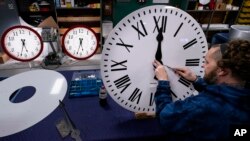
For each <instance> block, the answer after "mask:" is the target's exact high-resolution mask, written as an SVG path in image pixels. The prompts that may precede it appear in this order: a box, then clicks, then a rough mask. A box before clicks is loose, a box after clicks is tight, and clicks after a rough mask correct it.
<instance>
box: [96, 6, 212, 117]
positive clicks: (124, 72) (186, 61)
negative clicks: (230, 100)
mask: <svg viewBox="0 0 250 141" xmlns="http://www.w3.org/2000/svg"><path fill="white" fill-rule="evenodd" d="M207 50H208V47H207V41H206V37H205V35H204V33H203V31H202V29H201V27H200V25H199V24H198V23H197V21H196V20H195V19H193V17H191V16H190V15H189V14H187V13H186V12H184V11H183V10H181V9H178V8H175V7H172V6H165V5H154V6H147V7H144V8H141V9H138V10H136V11H134V12H132V13H131V14H129V15H127V16H126V17H125V18H123V19H122V20H121V21H120V22H119V23H118V24H117V25H116V26H115V27H114V29H113V30H112V31H111V33H110V34H109V36H108V38H107V40H106V41H105V44H104V48H103V51H102V59H101V74H102V79H103V82H104V85H105V87H106V88H107V91H108V93H109V94H110V96H111V97H112V98H113V99H114V100H115V101H116V102H117V103H118V104H120V105H121V106H122V107H124V108H126V109H128V110H130V111H134V112H149V113H150V112H152V113H153V112H155V103H154V94H155V91H156V87H157V84H158V82H157V81H156V80H155V79H154V68H153V65H152V63H153V61H154V60H155V59H157V60H158V61H160V62H162V63H163V64H164V65H165V66H170V67H183V66H187V67H189V68H190V69H192V70H194V71H195V72H196V74H197V75H200V76H202V75H203V74H204V72H203V67H202V65H203V63H204V56H205V54H206V52H207ZM166 69H167V71H168V74H169V79H170V86H171V94H172V97H173V99H174V101H175V100H183V99H185V98H186V97H188V96H190V95H194V94H195V91H194V88H193V86H192V84H191V83H190V82H189V81H187V80H185V79H184V78H182V77H179V76H177V75H176V74H175V73H174V72H173V71H172V70H171V69H170V68H169V67H166Z"/></svg>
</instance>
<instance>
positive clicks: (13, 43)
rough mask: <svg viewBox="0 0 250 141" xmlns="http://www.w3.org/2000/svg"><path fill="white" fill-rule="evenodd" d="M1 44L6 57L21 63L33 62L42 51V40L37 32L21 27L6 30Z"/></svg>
mask: <svg viewBox="0 0 250 141" xmlns="http://www.w3.org/2000/svg"><path fill="white" fill-rule="evenodd" d="M1 44H2V47H3V50H4V52H6V54H7V55H8V56H10V57H11V58H13V59H15V60H18V61H23V62H25V61H31V60H34V59H35V58H37V57H38V56H39V55H40V54H41V53H42V50H43V42H42V38H41V36H40V35H39V34H38V33H37V31H35V30H34V29H32V28H30V27H27V26H22V25H18V26H13V27H10V28H9V29H7V30H6V31H5V32H4V33H3V36H2V39H1Z"/></svg>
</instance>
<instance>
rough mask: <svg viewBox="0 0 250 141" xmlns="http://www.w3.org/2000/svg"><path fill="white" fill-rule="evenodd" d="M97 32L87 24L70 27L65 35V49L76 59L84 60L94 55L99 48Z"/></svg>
mask: <svg viewBox="0 0 250 141" xmlns="http://www.w3.org/2000/svg"><path fill="white" fill-rule="evenodd" d="M97 43H98V41H97V37H96V35H95V32H94V31H93V30H92V29H91V28H88V27H86V26H76V27H72V28H70V29H68V30H67V31H66V33H65V34H64V35H63V49H64V51H65V53H66V54H67V55H69V56H70V57H72V58H74V59H78V60H83V59H87V58H89V57H91V56H93V55H94V54H95V52H96V50H97Z"/></svg>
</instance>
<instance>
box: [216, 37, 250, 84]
mask: <svg viewBox="0 0 250 141" xmlns="http://www.w3.org/2000/svg"><path fill="white" fill-rule="evenodd" d="M223 46H224V47H226V49H225V51H224V52H221V54H222V58H221V59H220V60H219V61H218V66H219V67H221V68H229V69H230V70H231V71H232V75H233V76H234V77H237V78H239V79H241V80H243V81H248V82H249V81H250V42H249V41H247V40H233V41H231V42H229V43H228V44H224V45H223ZM222 50H223V49H220V51H222Z"/></svg>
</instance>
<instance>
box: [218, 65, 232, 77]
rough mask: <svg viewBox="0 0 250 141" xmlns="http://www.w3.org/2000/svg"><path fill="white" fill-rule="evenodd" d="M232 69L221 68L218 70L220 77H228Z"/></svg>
mask: <svg viewBox="0 0 250 141" xmlns="http://www.w3.org/2000/svg"><path fill="white" fill-rule="evenodd" d="M230 72H231V71H230V69H228V68H221V67H219V68H218V70H217V74H218V75H219V76H225V75H228V74H230Z"/></svg>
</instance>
